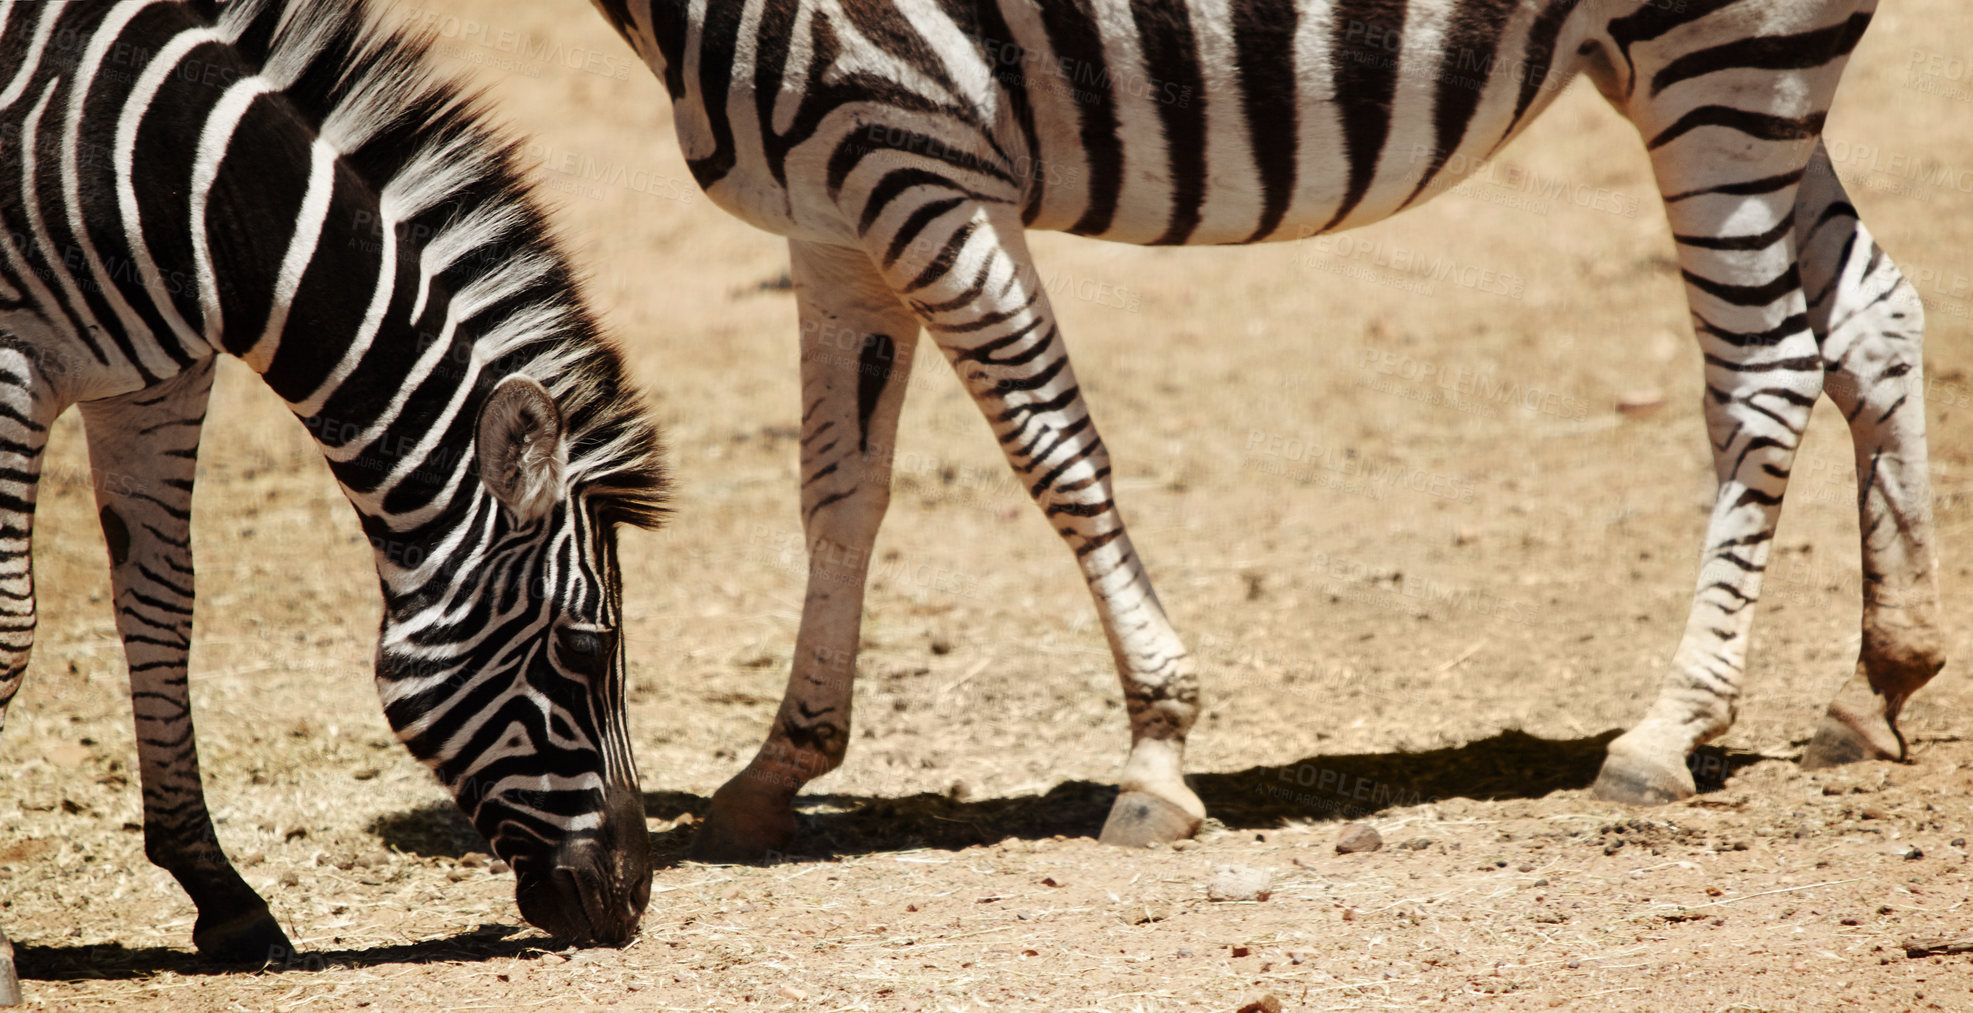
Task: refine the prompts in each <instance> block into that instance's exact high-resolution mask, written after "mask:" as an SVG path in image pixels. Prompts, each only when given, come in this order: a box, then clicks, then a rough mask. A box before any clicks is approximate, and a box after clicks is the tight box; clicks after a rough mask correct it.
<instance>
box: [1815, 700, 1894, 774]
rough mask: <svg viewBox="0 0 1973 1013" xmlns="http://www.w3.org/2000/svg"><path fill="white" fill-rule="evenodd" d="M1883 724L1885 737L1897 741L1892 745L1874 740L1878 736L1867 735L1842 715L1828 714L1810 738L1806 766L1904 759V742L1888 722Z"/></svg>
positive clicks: (1816, 768)
mask: <svg viewBox="0 0 1973 1013" xmlns="http://www.w3.org/2000/svg"><path fill="white" fill-rule="evenodd" d="M1879 720H1880V721H1881V719H1879ZM1883 724H1884V735H1883V738H1887V739H1889V740H1891V743H1894V745H1889V748H1887V743H1883V742H1878V741H1874V740H1875V739H1877V738H1878V736H1875V735H1869V734H1865V733H1864V732H1863V731H1861V730H1859V729H1858V728H1857V727H1856V725H1855V724H1853V723H1852V722H1850V721H1846V720H1844V719H1843V717H1842V716H1841V715H1838V714H1835V713H1829V714H1824V715H1823V717H1822V724H1820V725H1818V726H1817V727H1816V730H1815V738H1813V739H1811V740H1809V748H1808V749H1807V750H1805V751H1803V753H1802V769H1803V770H1821V769H1822V768H1824V767H1840V766H1842V765H1844V764H1846V763H1857V762H1859V761H1862V760H1898V759H1902V758H1903V757H1902V755H1901V754H1902V753H1903V751H1904V742H1903V741H1902V740H1901V739H1900V738H1899V737H1898V734H1897V732H1896V730H1894V729H1892V728H1891V727H1890V725H1889V723H1888V722H1884V723H1883ZM1874 730H1875V729H1873V731H1874Z"/></svg>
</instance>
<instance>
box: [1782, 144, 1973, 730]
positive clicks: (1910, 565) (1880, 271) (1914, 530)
mask: <svg viewBox="0 0 1973 1013" xmlns="http://www.w3.org/2000/svg"><path fill="white" fill-rule="evenodd" d="M1795 233H1796V235H1797V236H1798V237H1799V241H1800V243H1801V245H1802V287H1803V289H1805V290H1806V291H1807V292H1808V294H1809V325H1810V326H1811V327H1813V328H1814V329H1815V332H1816V335H1817V337H1818V338H1819V339H1820V340H1821V342H1822V360H1823V368H1824V370H1825V372H1826V378H1825V380H1824V382H1823V391H1824V392H1825V393H1827V394H1828V395H1829V398H1830V400H1832V401H1834V402H1835V403H1836V406H1837V407H1838V408H1839V409H1841V410H1842V412H1843V418H1844V419H1846V420H1848V422H1849V426H1850V439H1851V443H1852V445H1853V447H1854V449H1855V452H1856V466H1857V513H1858V515H1859V520H1860V527H1861V529H1862V536H1863V649H1862V652H1861V656H1860V657H1859V658H1858V659H1857V670H1856V674H1855V675H1854V676H1853V677H1852V678H1851V679H1850V680H1849V681H1848V682H1847V683H1846V684H1845V685H1844V686H1843V688H1842V690H1841V691H1840V692H1839V693H1838V694H1837V696H1836V699H1835V700H1833V701H1832V702H1831V703H1830V704H1829V709H1828V712H1827V714H1826V715H1825V716H1824V718H1823V720H1822V724H1821V727H1820V728H1818V729H1817V730H1816V734H1815V739H1814V740H1813V741H1812V742H1810V743H1809V748H1808V751H1807V752H1806V753H1805V754H1803V757H1802V765H1803V766H1805V767H1824V766H1830V765H1833V764H1839V763H1849V762H1852V761H1855V760H1866V759H1887V760H1902V759H1904V758H1905V741H1904V736H1903V735H1902V734H1900V733H1899V731H1898V713H1899V711H1900V710H1901V709H1902V708H1903V707H1904V704H1905V701H1906V700H1908V699H1910V698H1911V695H1912V694H1913V693H1915V692H1917V691H1918V689H1919V688H1920V687H1922V686H1924V685H1925V684H1926V683H1927V682H1929V681H1930V680H1931V678H1932V676H1934V675H1936V674H1938V671H1939V669H1940V667H1941V666H1943V665H1944V664H1945V645H1944V642H1943V637H1942V636H1941V634H1940V630H1939V585H1938V572H1937V571H1938V561H1937V556H1936V552H1935V549H1934V543H1933V540H1932V491H1931V483H1930V482H1929V480H1928V477H1927V473H1926V446H1925V381H1924V364H1923V362H1921V353H1922V351H1923V347H1924V340H1925V311H1924V308H1923V307H1922V306H1921V305H1920V304H1919V300H1918V293H1917V292H1916V291H1914V290H1913V288H1912V287H1911V283H1910V282H1908V281H1906V280H1905V278H1904V276H1903V275H1902V274H1900V273H1899V271H1898V268H1897V265H1895V264H1893V263H1892V262H1891V258H1890V257H1888V256H1886V255H1885V254H1884V251H1883V250H1882V249H1879V248H1878V246H1877V244H1876V242H1875V241H1873V240H1872V239H1871V237H1870V231H1869V230H1868V229H1866V228H1864V225H1863V222H1862V221H1861V220H1860V219H1859V218H1858V217H1857V210H1856V208H1855V206H1853V205H1852V204H1851V203H1850V201H1849V196H1848V195H1847V194H1845V193H1844V192H1843V185H1842V183H1841V182H1840V181H1838V180H1837V178H1836V173H1835V170H1834V169H1833V168H1832V167H1831V166H1830V164H1829V156H1828V153H1827V152H1825V151H1824V150H1823V149H1822V146H1821V145H1820V144H1817V145H1816V150H1815V155H1814V157H1813V158H1812V159H1811V161H1810V163H1809V170H1808V172H1807V173H1806V174H1804V176H1803V180H1802V187H1801V193H1800V195H1799V196H1798V197H1797V198H1796V201H1795Z"/></svg>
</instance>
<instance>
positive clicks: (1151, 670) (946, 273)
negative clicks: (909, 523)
mask: <svg viewBox="0 0 1973 1013" xmlns="http://www.w3.org/2000/svg"><path fill="white" fill-rule="evenodd" d="M948 205H949V206H948ZM891 214H896V215H900V216H902V215H905V214H906V212H904V211H897V212H891ZM913 214H914V215H915V217H907V218H906V220H907V221H915V222H917V223H918V224H919V225H921V226H922V228H921V230H920V231H919V232H918V234H917V237H916V238H915V239H914V240H913V241H912V242H911V243H910V244H909V245H908V246H907V247H905V248H903V249H902V250H900V249H899V248H898V246H897V245H896V243H895V241H894V240H893V241H892V242H891V243H889V244H887V245H886V246H885V247H884V248H883V249H882V250H881V251H873V255H876V256H880V257H881V258H885V259H886V260H887V261H888V262H886V263H885V277H887V278H888V279H889V280H890V282H891V284H892V286H893V287H894V288H895V289H896V291H897V292H898V294H899V295H900V296H901V297H903V298H904V299H906V300H907V301H908V302H910V304H911V305H912V307H913V308H914V309H916V310H917V311H918V314H919V318H920V319H921V320H923V321H924V323H925V327H926V330H927V331H928V332H929V333H930V334H931V336H932V339H933V340H934V341H935V342H937V343H938V346H939V348H940V349H941V350H942V351H944V353H945V355H946V358H947V359H949V360H950V361H951V363H952V365H953V368H954V369H956V370H957V371H958V373H959V376H960V379H961V380H962V381H964V383H965V384H966V389H967V391H968V392H969V393H971V394H972V396H973V400H974V402H975V403H976V404H978V405H979V408H980V410H981V412H983V413H984V414H985V415H986V418H987V422H988V423H989V424H990V425H991V426H992V427H993V434H994V437H995V438H996V439H998V440H999V441H1000V447H1001V450H1002V451H1003V452H1005V454H1006V457H1007V462H1008V464H1009V465H1010V466H1011V467H1012V468H1013V469H1014V472H1015V474H1016V475H1017V476H1019V478H1020V480H1021V482H1022V483H1023V484H1025V485H1026V486H1027V487H1028V492H1029V494H1030V495H1032V496H1033V497H1034V500H1035V503H1036V504H1037V505H1038V506H1040V507H1041V510H1042V513H1043V514H1045V515H1046V516H1047V518H1048V521H1049V523H1050V524H1051V525H1053V526H1054V528H1055V531H1056V533H1057V534H1059V535H1061V537H1062V540H1063V541H1064V542H1065V543H1067V545H1068V546H1069V548H1070V549H1071V550H1072V551H1074V553H1075V555H1076V561H1077V563H1078V564H1079V565H1080V566H1081V568H1082V574H1083V579H1084V581H1085V582H1086V583H1087V584H1088V585H1089V590H1090V594H1091V596H1092V597H1093V598H1094V599H1095V603H1096V614H1097V617H1098V618H1099V619H1100V620H1101V622H1102V624H1103V632H1104V635H1105V636H1106V637H1107V638H1108V640H1109V643H1110V653H1111V655H1112V656H1113V657H1114V658H1115V660H1116V666H1117V675H1118V677H1119V679H1120V680H1121V681H1122V683H1123V694H1124V703H1125V706H1126V708H1127V710H1128V712H1129V715H1130V731H1131V747H1130V755H1129V758H1128V759H1127V760H1126V761H1125V763H1124V768H1123V772H1122V774H1121V776H1120V777H1119V783H1118V789H1119V791H1118V796H1117V800H1116V803H1115V805H1114V806H1113V807H1112V808H1111V810H1110V815H1109V818H1108V820H1107V821H1106V822H1105V823H1104V826H1103V833H1102V840H1103V841H1104V842H1105V843H1109V844H1120V845H1134V846H1142V845H1146V844H1150V843H1152V842H1154V841H1169V840H1174V839H1177V838H1181V837H1190V836H1191V835H1192V834H1193V833H1194V832H1196V831H1197V830H1198V828H1199V824H1200V821H1201V820H1203V819H1204V817H1205V812H1206V810H1205V806H1204V805H1203V804H1202V803H1201V802H1200V801H1199V797H1198V796H1197V795H1195V794H1193V792H1192V789H1191V788H1189V787H1187V786H1186V784H1185V781H1184V768H1183V764H1184V756H1185V737H1186V733H1187V732H1188V731H1190V729H1191V727H1192V722H1193V720H1194V719H1195V718H1196V717H1197V715H1198V712H1199V684H1198V677H1197V674H1196V672H1195V669H1194V666H1193V662H1192V658H1191V656H1190V655H1189V654H1188V653H1187V652H1186V650H1185V645H1184V644H1183V643H1181V642H1180V641H1179V638H1178V634H1177V632H1176V631H1174V630H1173V629H1172V625H1171V622H1170V620H1168V619H1167V618H1166V617H1165V611H1164V607H1163V606H1162V605H1160V604H1159V603H1158V595H1157V592H1156V591H1155V590H1153V589H1152V587H1151V579H1150V577H1149V576H1147V575H1146V574H1145V572H1144V564H1143V562H1142V561H1141V560H1140V559H1139V558H1138V555H1137V552H1136V550H1135V549H1134V548H1132V546H1131V542H1130V535H1129V534H1128V533H1126V532H1125V530H1124V522H1123V517H1122V515H1121V514H1119V513H1118V512H1117V506H1116V501H1115V499H1114V497H1113V494H1112V483H1111V478H1110V459H1109V452H1108V451H1106V450H1105V449H1104V447H1103V441H1102V439H1101V438H1099V437H1098V436H1097V434H1096V426H1095V424H1094V422H1093V421H1092V420H1091V418H1090V413H1089V409H1088V407H1087V406H1086V405H1085V404H1084V403H1083V400H1082V392H1081V389H1080V388H1079V387H1078V386H1077V385H1076V379H1075V370H1074V369H1073V368H1072V367H1071V366H1070V365H1069V353H1068V346H1067V345H1066V344H1065V343H1064V341H1063V340H1062V337H1061V335H1060V333H1059V332H1058V331H1057V329H1056V324H1055V316H1054V313H1053V311H1051V310H1050V308H1049V305H1048V295H1047V293H1046V292H1045V291H1044V289H1043V287H1042V285H1041V283H1040V279H1039V276H1038V275H1037V274H1036V272H1035V268H1034V262H1033V261H1032V260H1031V259H1030V258H1029V256H1028V251H1027V244H1026V241H1025V237H1024V235H1023V232H1022V225H1021V221H1020V218H1019V216H1018V215H1017V213H1016V212H1015V211H1014V209H1013V208H1012V207H1011V206H1009V205H1004V204H982V203H974V202H970V201H968V202H941V203H935V204H930V205H927V206H926V207H925V208H923V209H920V211H918V212H915V213H913Z"/></svg>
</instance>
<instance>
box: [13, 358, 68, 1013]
mask: <svg viewBox="0 0 1973 1013" xmlns="http://www.w3.org/2000/svg"><path fill="white" fill-rule="evenodd" d="M11 342H12V335H10V334H7V333H5V332H4V331H0V726H4V725H5V724H6V719H7V709H8V707H9V706H10V705H11V704H12V703H13V701H14V695H15V694H17V693H19V692H20V688H21V680H22V679H23V677H25V676H26V674H27V660H28V654H29V652H30V651H31V650H32V649H33V647H34V624H35V613H34V553H33V545H32V536H33V531H34V502H35V497H36V492H37V490H38V488H39V485H40V478H41V451H42V449H43V448H44V447H46V446H47V442H48V426H49V425H50V424H51V423H53V422H54V420H55V416H57V415H59V414H60V413H61V408H62V406H61V405H59V404H56V403H54V402H53V401H52V399H50V398H49V397H48V395H47V393H46V391H47V385H46V384H45V383H43V382H41V381H40V370H39V369H38V368H37V366H36V363H37V361H38V360H39V357H38V356H37V355H36V354H35V353H34V350H33V349H31V348H24V347H22V346H19V345H16V344H13V343H11ZM20 1004H21V986H20V981H19V977H18V975H17V974H16V972H15V967H14V947H13V944H12V943H11V942H9V941H8V939H7V937H6V935H5V934H4V933H0V1006H18V1005H20Z"/></svg>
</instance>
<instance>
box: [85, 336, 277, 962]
mask: <svg viewBox="0 0 1973 1013" xmlns="http://www.w3.org/2000/svg"><path fill="white" fill-rule="evenodd" d="M211 390H212V360H210V359H208V360H205V361H204V362H200V363H197V364H194V365H193V366H191V367H190V368H188V369H187V370H186V371H185V372H183V373H181V374H179V375H178V376H176V377H174V378H172V379H171V380H167V381H165V382H164V383H163V384H160V385H158V386H155V387H151V388H149V389H146V390H141V391H137V392H136V393H133V394H126V395H123V396H122V397H117V398H111V399H108V400H104V401H94V402H89V403H85V404H83V405H82V406H81V408H82V419H83V426H84V429H85V431H86V432H87V434H88V437H89V463H90V471H91V478H92V480H93V482H94V485H95V489H96V505H97V508H98V510H99V518H100V519H101V521H102V525H103V538H104V540H105V541H106V542H107V543H108V546H109V552H110V583H111V588H112V590H113V591H114V593H115V596H116V598H115V601H116V625H117V632H118V633H119V634H121V635H122V637H123V650H124V657H125V658H126V659H127V661H128V662H129V665H130V702H131V708H132V710H133V711H134V712H135V715H136V721H137V762H138V770H139V775H140V779H141V783H142V785H143V791H144V853H145V855H146V856H147V857H149V858H150V860H151V861H152V862H153V863H155V864H156V865H158V866H159V867H161V868H163V869H164V870H165V871H167V872H169V873H171V874H172V876H173V877H174V878H176V879H177V880H178V882H179V885H181V886H183V887H184V888H185V892H186V893H187V894H190V895H191V898H192V903H193V904H195V905H197V907H198V910H199V918H198V921H197V923H196V924H195V925H194V926H193V929H192V941H193V943H194V945H196V946H197V947H198V950H199V954H200V955H201V956H204V957H207V958H209V959H212V960H221V961H229V962H250V963H256V964H263V963H267V962H268V961H271V960H276V959H281V958H283V957H285V956H286V955H288V954H289V953H291V952H292V949H291V947H290V946H289V944H288V937H287V936H286V935H285V934H283V933H282V931H281V927H280V926H279V925H278V924H276V923H275V921H274V917H273V915H271V914H269V913H268V910H267V904H266V902H265V901H263V900H261V898H260V895H259V894H257V893H255V892H254V891H253V888H252V887H250V886H248V885H247V884H246V881H245V880H243V879H241V878H240V874H239V873H238V872H236V871H234V869H233V864H232V863H231V862H229V861H227V859H226V853H225V852H224V851H222V850H220V846H219V839H218V837H217V835H216V834H215V832H214V830H213V826H212V817H211V816H210V815H209V814H208V813H207V812H206V802H205V790H204V787H203V786H202V785H201V783H200V781H199V753H198V746H197V744H196V743H195V742H194V740H193V729H192V699H191V692H190V688H189V686H188V685H187V682H186V656H187V654H188V653H189V651H190V650H191V645H192V478H193V474H194V472H195V471H196V470H197V464H198V450H199V428H200V426H201V425H203V424H204V422H205V411H206V399H207V395H208V394H209V393H210V392H211Z"/></svg>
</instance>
